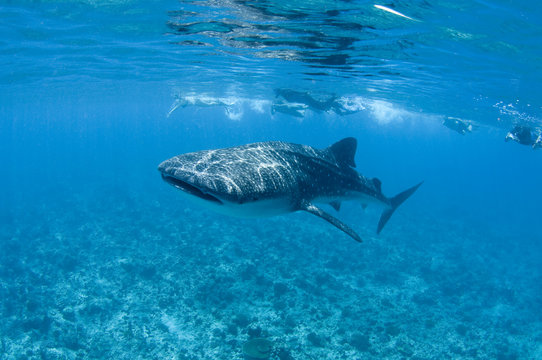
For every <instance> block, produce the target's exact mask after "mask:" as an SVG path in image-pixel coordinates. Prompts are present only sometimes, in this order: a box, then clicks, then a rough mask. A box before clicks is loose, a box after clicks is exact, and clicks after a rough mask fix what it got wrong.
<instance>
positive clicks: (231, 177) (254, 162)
mask: <svg viewBox="0 0 542 360" xmlns="http://www.w3.org/2000/svg"><path fill="white" fill-rule="evenodd" d="M356 147H357V141H356V139H354V138H351V137H350V138H345V139H343V140H341V141H339V142H337V143H335V144H333V145H331V146H329V147H328V148H325V149H316V148H313V147H310V146H307V145H299V144H292V143H286V142H280V141H269V142H260V143H254V144H248V145H242V146H236V147H230V148H224V149H216V150H204V151H198V152H193V153H187V154H182V155H178V156H175V157H172V158H171V159H168V160H166V161H164V162H162V163H161V164H160V165H159V166H158V170H159V171H160V172H161V174H162V178H163V179H164V180H165V181H166V182H168V183H170V184H171V185H173V186H175V187H176V188H177V189H179V190H182V191H183V192H184V193H185V194H187V195H190V197H191V198H192V199H193V200H197V201H199V202H200V203H201V204H203V205H206V206H207V207H210V208H212V209H213V210H215V211H218V212H221V213H225V214H228V215H233V216H240V217H262V216H274V215H280V214H285V213H290V212H295V211H299V210H304V211H307V212H309V213H311V214H314V215H316V216H319V217H321V218H323V219H324V220H326V221H328V222H329V223H331V224H333V225H334V226H336V227H337V228H339V229H341V230H342V231H344V232H345V233H346V234H348V235H349V236H351V237H352V238H354V239H355V240H356V241H359V242H361V238H360V236H359V235H358V234H357V233H356V232H355V231H354V230H352V229H351V228H350V227H349V226H348V225H346V224H345V223H343V222H342V221H340V220H339V219H337V218H336V217H334V216H332V215H330V214H328V213H327V212H325V211H324V210H322V209H321V208H320V207H318V206H317V205H315V203H327V204H331V205H332V206H333V207H334V208H335V209H336V210H337V211H338V210H339V208H340V204H341V202H342V201H348V200H357V201H360V202H361V204H363V205H364V206H365V205H366V204H368V203H374V202H376V203H379V204H382V205H384V206H385V210H384V211H383V213H382V215H381V217H380V221H379V223H378V228H377V233H380V231H381V230H382V228H383V227H384V225H385V224H386V223H387V221H388V220H389V218H390V217H391V215H392V214H393V212H394V211H395V210H396V209H397V207H398V206H399V205H400V204H402V203H403V202H404V201H405V200H406V199H407V198H408V197H410V195H412V194H413V193H414V192H415V191H416V190H417V189H418V187H419V186H420V185H421V184H422V183H419V184H417V185H415V186H413V187H411V188H409V189H407V190H405V191H403V192H401V193H400V194H398V195H396V196H394V197H392V198H388V197H386V196H384V195H383V194H382V191H381V182H380V180H378V179H376V178H373V179H369V178H366V177H364V176H363V175H361V174H360V173H358V172H357V171H356V170H354V167H355V166H356V165H355V163H354V156H355V153H356Z"/></svg>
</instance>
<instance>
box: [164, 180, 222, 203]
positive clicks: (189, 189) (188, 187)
mask: <svg viewBox="0 0 542 360" xmlns="http://www.w3.org/2000/svg"><path fill="white" fill-rule="evenodd" d="M162 179H164V181H165V182H167V183H169V184H171V185H173V186H175V187H176V188H177V189H179V190H182V191H184V192H186V193H188V194H190V195H194V196H196V197H198V198H200V199H203V200H206V201H211V202H214V203H217V204H220V205H222V204H223V203H222V201H221V200H220V199H218V198H217V197H215V196H213V195H211V194H209V193H205V192H203V191H201V190H200V189H199V188H198V187H196V186H194V185H192V184H190V183H187V182H186V181H182V180H179V179H177V178H175V177H173V176H169V175H164V174H162Z"/></svg>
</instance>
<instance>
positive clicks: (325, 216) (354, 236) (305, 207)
mask: <svg viewBox="0 0 542 360" xmlns="http://www.w3.org/2000/svg"><path fill="white" fill-rule="evenodd" d="M300 210H305V211H307V212H310V213H311V214H313V215H316V216H318V217H321V218H322V219H324V220H326V221H327V222H329V223H330V224H332V225H334V226H336V227H338V228H339V229H341V230H342V231H344V232H345V233H347V234H348V235H349V236H350V237H351V238H352V239H354V240H356V241H358V242H361V238H360V237H359V235H358V234H356V232H355V231H354V230H352V229H351V228H350V226H348V225H346V224H345V223H343V222H342V221H341V220H339V219H337V218H336V217H333V216H331V215H329V214H328V213H327V212H325V211H324V210H322V209H320V208H319V207H318V206H316V205H313V204H311V203H309V202H306V203H302V204H301V206H300Z"/></svg>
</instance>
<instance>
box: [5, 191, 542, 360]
mask: <svg viewBox="0 0 542 360" xmlns="http://www.w3.org/2000/svg"><path fill="white" fill-rule="evenodd" d="M89 192H90V191H89ZM154 195H155V198H150V197H145V196H143V195H134V194H130V193H129V192H127V191H125V192H123V191H115V192H114V193H113V194H112V195H111V196H107V197H104V196H97V194H95V193H91V192H90V193H89V194H84V193H82V194H79V195H78V196H73V197H67V198H65V199H64V200H63V201H54V202H52V201H47V202H43V203H33V204H21V207H20V208H18V209H13V215H14V216H10V217H4V218H2V221H3V224H2V226H0V239H1V240H0V311H1V321H0V334H2V335H1V339H0V340H1V342H0V352H1V354H2V359H7V360H11V359H13V360H15V359H23V358H24V359H97V358H115V359H130V360H132V359H164V358H168V359H243V357H244V356H246V354H247V348H246V345H245V346H243V345H244V344H247V342H249V341H255V340H254V339H257V338H266V339H268V340H269V341H272V343H273V351H271V352H270V356H269V358H270V359H282V360H285V359H325V358H328V359H364V358H387V359H403V358H411V359H433V358H462V359H477V358H494V359H534V358H539V357H540V356H541V355H542V347H541V346H540V343H541V341H542V326H541V325H542V314H541V313H540V311H539V309H540V308H541V306H542V302H541V299H542V297H541V296H540V290H541V289H540V283H541V281H540V280H541V279H542V273H541V272H540V269H541V267H539V266H538V265H537V264H538V262H539V259H540V258H542V257H541V255H542V254H541V253H542V251H541V249H540V247H539V245H538V244H537V243H536V242H534V241H533V242H531V243H529V242H528V241H526V240H525V241H524V242H523V243H521V244H518V241H517V239H516V240H514V241H512V240H510V238H507V237H504V236H502V237H500V236H499V234H488V229H484V228H479V229H474V228H469V227H468V226H458V224H456V223H453V222H451V221H448V222H447V221H446V220H445V219H440V220H438V219H434V218H429V217H428V218H423V217H421V216H420V215H419V214H408V212H406V211H405V212H400V213H398V214H397V215H396V218H395V219H394V225H393V226H390V227H389V229H386V230H387V231H386V232H385V233H384V234H382V235H381V236H379V237H371V236H366V237H365V239H364V240H365V242H364V243H363V244H358V243H355V242H353V241H351V240H350V239H348V238H347V237H345V236H343V235H342V234H341V233H340V232H337V231H335V230H334V229H331V228H330V227H329V226H327V224H323V223H322V222H320V221H319V219H316V218H314V219H313V218H312V217H310V216H308V215H306V214H303V213H296V214H292V215H290V216H287V217H276V218H270V219H257V220H239V219H235V218H227V217H222V216H218V215H213V214H210V213H208V212H206V211H205V210H200V209H198V208H194V207H192V206H191V205H188V206H187V207H184V205H183V204H182V203H178V202H175V203H173V202H171V201H170V199H169V196H170V193H169V192H167V190H164V191H161V190H158V191H157V192H156V193H155V194H154ZM346 211H348V210H346ZM344 215H345V216H349V215H348V212H346V213H345V214H344ZM363 231H364V233H366V234H370V233H371V230H370V229H364V230H363ZM480 239H487V240H483V241H481V240H480ZM488 239H491V241H489V240H488ZM249 343H250V342H249ZM249 355H250V354H249ZM250 356H253V355H250ZM253 357H254V356H253Z"/></svg>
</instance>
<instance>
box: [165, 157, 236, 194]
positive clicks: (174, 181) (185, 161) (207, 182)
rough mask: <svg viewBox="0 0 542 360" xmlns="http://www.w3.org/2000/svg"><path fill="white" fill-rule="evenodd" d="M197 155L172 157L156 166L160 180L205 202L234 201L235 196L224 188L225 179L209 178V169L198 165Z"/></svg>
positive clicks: (199, 162)
mask: <svg viewBox="0 0 542 360" xmlns="http://www.w3.org/2000/svg"><path fill="white" fill-rule="evenodd" d="M197 154H198V153H192V154H183V155H179V156H175V157H172V158H171V159H168V160H166V161H164V162H162V163H161V164H160V165H159V166H158V171H160V173H161V174H162V179H163V180H164V181H165V182H167V183H169V184H171V185H173V186H174V187H176V188H177V189H179V190H181V191H183V192H184V193H186V194H188V195H191V196H193V197H195V198H198V199H201V200H204V201H205V202H211V203H215V204H216V205H222V204H224V201H225V200H229V201H235V194H234V193H233V192H232V191H231V189H230V190H228V187H227V186H226V179H225V178H220V177H217V176H209V171H208V170H209V169H208V168H207V167H202V166H200V165H198V164H201V163H202V161H201V160H202V159H198V158H196V157H195V155H197Z"/></svg>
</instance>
